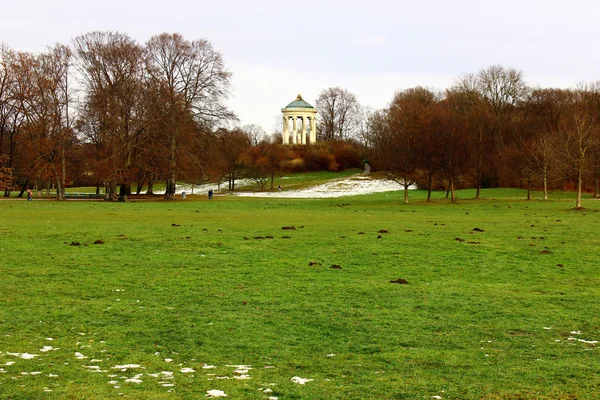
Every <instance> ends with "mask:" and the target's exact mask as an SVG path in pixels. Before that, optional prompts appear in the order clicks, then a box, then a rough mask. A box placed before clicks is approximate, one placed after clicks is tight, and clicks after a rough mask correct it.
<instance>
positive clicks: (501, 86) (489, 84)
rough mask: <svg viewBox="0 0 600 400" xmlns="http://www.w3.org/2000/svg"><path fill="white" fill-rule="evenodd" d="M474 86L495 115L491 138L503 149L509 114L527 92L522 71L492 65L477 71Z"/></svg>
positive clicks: (508, 125)
mask: <svg viewBox="0 0 600 400" xmlns="http://www.w3.org/2000/svg"><path fill="white" fill-rule="evenodd" d="M475 87H476V88H477V90H478V91H479V92H480V93H481V95H482V96H483V97H484V98H485V99H486V100H487V103H488V105H489V108H490V111H491V112H492V114H493V115H494V116H495V125H494V130H493V136H492V139H493V141H494V142H495V143H496V144H497V145H498V146H499V148H500V149H503V148H504V146H505V145H506V142H507V140H508V139H509V138H508V136H509V133H510V128H511V127H510V122H511V121H510V119H511V116H512V114H513V112H514V111H515V109H516V107H517V105H518V104H519V102H520V101H522V100H523V99H524V98H525V96H526V94H527V90H528V88H527V85H526V84H525V81H524V80H523V73H522V72H521V71H517V70H515V69H512V68H504V67H503V66H501V65H492V66H489V67H487V68H484V69H482V70H480V71H479V73H478V74H477V78H476V81H475Z"/></svg>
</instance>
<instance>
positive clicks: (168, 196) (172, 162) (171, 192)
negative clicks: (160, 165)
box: [165, 134, 177, 200]
mask: <svg viewBox="0 0 600 400" xmlns="http://www.w3.org/2000/svg"><path fill="white" fill-rule="evenodd" d="M175 136H176V135H175V134H173V135H172V136H171V146H170V154H169V168H170V170H171V171H170V173H171V176H169V177H168V178H167V190H165V200H175V189H176V188H175V185H176V184H175V178H176V176H175V171H176V170H177V141H176V140H175Z"/></svg>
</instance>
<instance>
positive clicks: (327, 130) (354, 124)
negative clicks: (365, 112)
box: [316, 87, 362, 141]
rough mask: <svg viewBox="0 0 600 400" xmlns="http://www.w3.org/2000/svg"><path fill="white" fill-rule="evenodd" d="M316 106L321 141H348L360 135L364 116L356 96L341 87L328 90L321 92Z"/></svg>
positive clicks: (318, 132)
mask: <svg viewBox="0 0 600 400" xmlns="http://www.w3.org/2000/svg"><path fill="white" fill-rule="evenodd" d="M316 106H317V109H318V110H319V119H318V122H317V134H318V135H319V138H320V140H323V141H328V140H346V139H349V138H353V137H354V136H355V135H357V134H358V129H359V127H360V118H361V116H362V114H361V112H360V105H359V103H358V101H357V100H356V96H355V95H354V94H352V93H350V92H349V91H348V90H346V89H342V88H339V87H333V88H328V89H325V90H323V91H322V92H321V94H320V95H319V97H318V98H317V102H316Z"/></svg>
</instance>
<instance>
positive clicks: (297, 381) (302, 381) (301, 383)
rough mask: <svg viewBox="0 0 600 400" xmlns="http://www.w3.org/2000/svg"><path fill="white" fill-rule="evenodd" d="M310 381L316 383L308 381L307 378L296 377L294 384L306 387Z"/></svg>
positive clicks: (293, 380)
mask: <svg viewBox="0 0 600 400" xmlns="http://www.w3.org/2000/svg"><path fill="white" fill-rule="evenodd" d="M310 381H314V379H306V378H300V377H299V376H294V377H293V378H292V382H294V383H298V384H300V385H305V384H306V382H310Z"/></svg>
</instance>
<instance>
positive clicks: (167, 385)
mask: <svg viewBox="0 0 600 400" xmlns="http://www.w3.org/2000/svg"><path fill="white" fill-rule="evenodd" d="M160 386H162V387H173V386H175V384H174V383H163V384H162V385H160Z"/></svg>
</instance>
